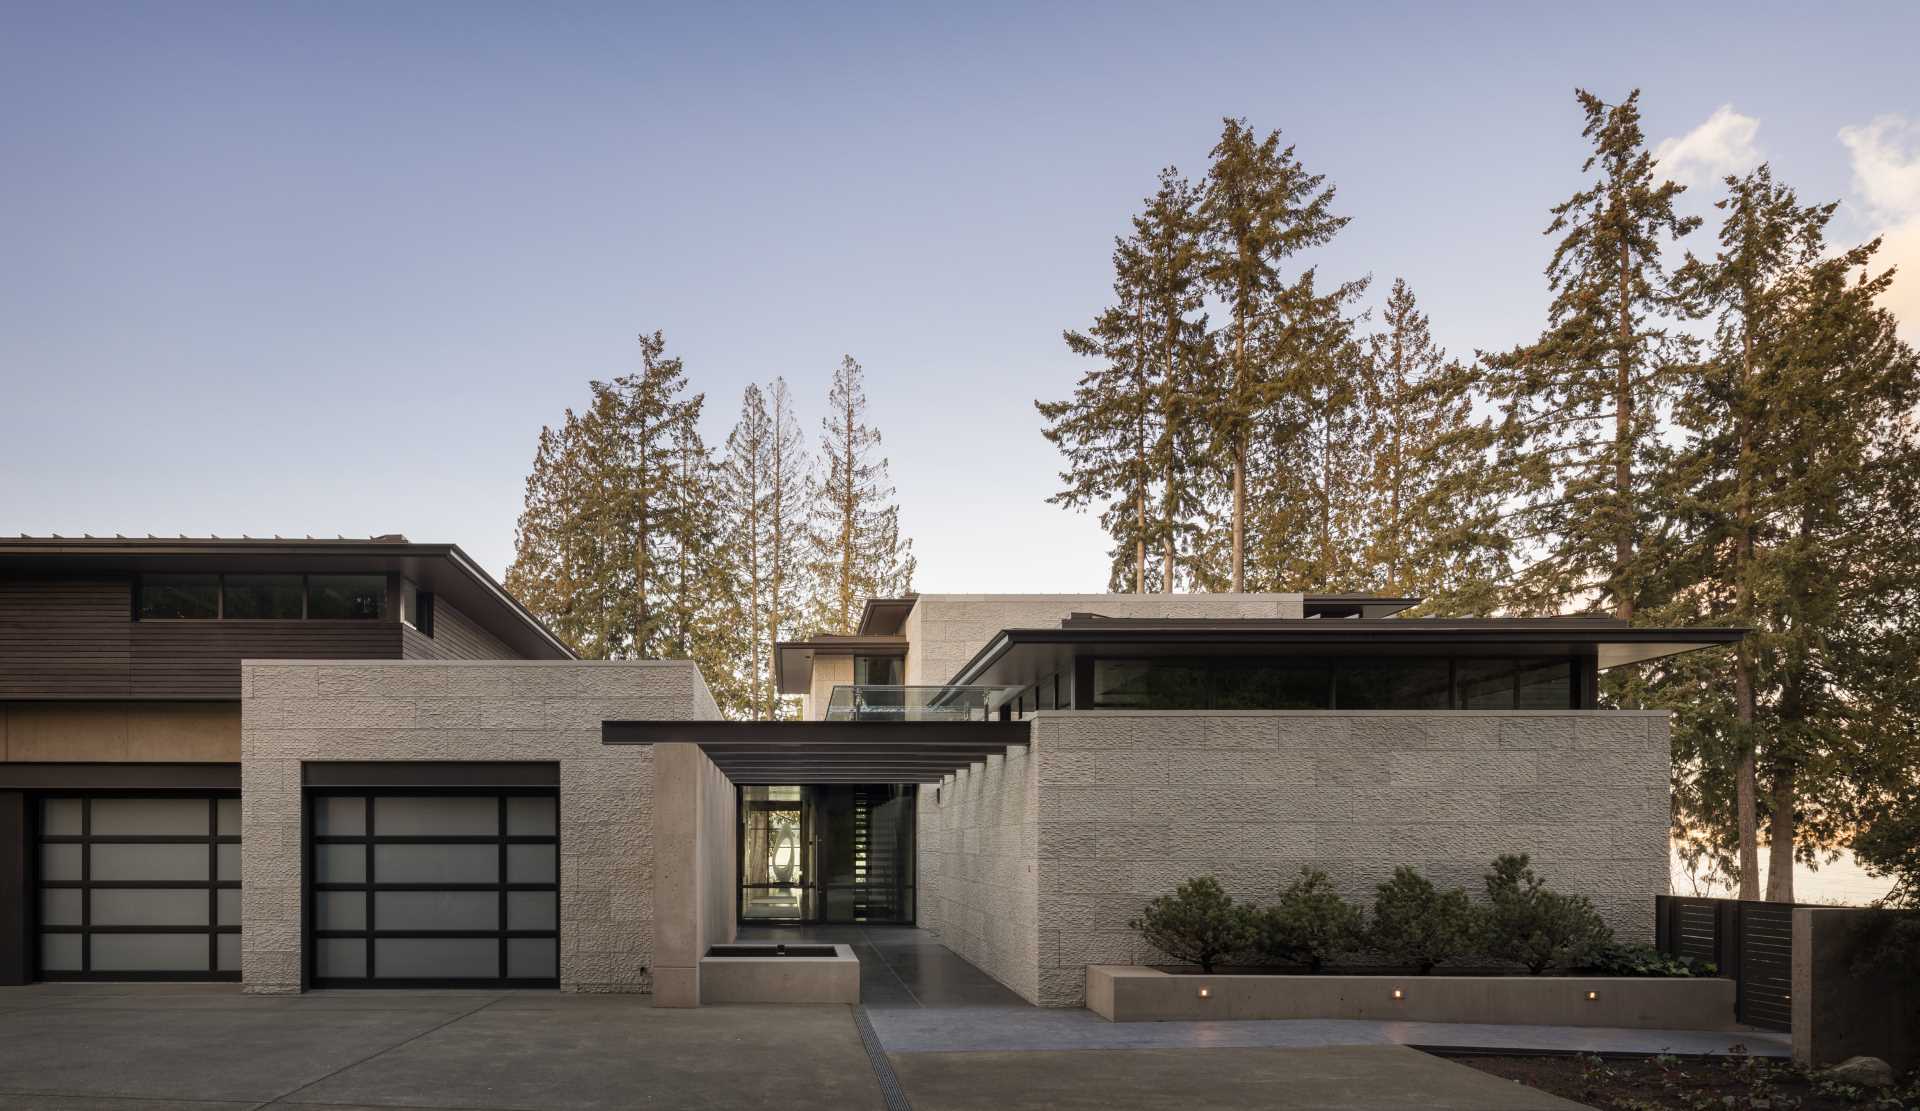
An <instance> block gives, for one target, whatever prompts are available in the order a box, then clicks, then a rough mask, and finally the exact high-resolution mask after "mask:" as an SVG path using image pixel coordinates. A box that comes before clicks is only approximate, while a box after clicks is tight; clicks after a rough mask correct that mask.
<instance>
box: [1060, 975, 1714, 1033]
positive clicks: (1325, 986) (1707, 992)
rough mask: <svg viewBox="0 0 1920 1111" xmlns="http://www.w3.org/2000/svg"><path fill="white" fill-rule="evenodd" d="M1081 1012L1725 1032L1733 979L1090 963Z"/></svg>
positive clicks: (1146, 1018) (1135, 1017)
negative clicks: (1198, 970) (1192, 970)
mask: <svg viewBox="0 0 1920 1111" xmlns="http://www.w3.org/2000/svg"><path fill="white" fill-rule="evenodd" d="M1396 991H1397V992H1399V993H1400V997H1399V998H1397V999H1396V998H1395V997H1394V993H1395V992H1396ZM1202 993H1204V994H1202ZM1087 1006H1088V1008H1089V1009H1091V1010H1092V1011H1094V1012H1095V1013H1096V1014H1098V1015H1100V1016H1101V1017H1102V1018H1105V1019H1107V1020H1108V1021H1110V1022H1165V1021H1170V1020H1192V1019H1256V1018H1328V1019H1343V1018H1345V1019H1388V1020H1391V1019H1402V1020H1405V1021H1409V1022H1475V1023H1499V1024H1545V1025H1553V1026H1621V1027H1629V1028H1638V1029H1644V1030H1663V1029H1664V1030H1721V1029H1727V1028H1729V1027H1731V1026H1732V1025H1733V1021H1734V1019H1733V1008H1734V982H1733V981H1732V980H1723V979H1705V978H1701V979H1689V978H1674V979H1666V978H1660V979H1639V978H1631V977H1624V976H1591V977H1590V976H1404V977H1395V976H1285V975H1276V976H1248V975H1206V976H1203V975H1179V974H1173V973H1167V972H1162V971H1160V970H1158V969H1154V968H1144V967H1141V966H1139V965H1094V966H1092V967H1090V968H1088V969H1087Z"/></svg>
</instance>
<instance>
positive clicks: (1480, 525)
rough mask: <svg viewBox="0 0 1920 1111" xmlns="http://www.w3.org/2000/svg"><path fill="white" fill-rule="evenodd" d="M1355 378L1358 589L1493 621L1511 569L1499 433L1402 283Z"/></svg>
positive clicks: (1464, 371) (1429, 608) (1468, 375)
mask: <svg viewBox="0 0 1920 1111" xmlns="http://www.w3.org/2000/svg"><path fill="white" fill-rule="evenodd" d="M1358 369H1359V374H1358V377H1357V379H1356V390H1357V392H1358V395H1359V398H1358V403H1359V406H1360V409H1361V411H1362V412H1363V413H1364V414H1365V415H1364V417H1363V420H1364V424H1365V431H1364V434H1363V443H1364V447H1365V452H1366V460H1365V462H1364V464H1363V468H1362V470H1361V472H1360V473H1361V474H1362V476H1363V477H1362V479H1361V481H1362V483H1363V484H1364V488H1365V493H1364V497H1363V499H1362V502H1363V505H1362V508H1361V510H1360V521H1361V525H1360V529H1361V532H1362V537H1361V551H1362V553H1363V555H1362V560H1363V563H1364V566H1365V570H1364V573H1362V574H1361V575H1360V576H1358V578H1359V580H1360V583H1361V585H1360V586H1359V587H1358V589H1362V590H1370V591H1377V592H1380V593H1384V594H1390V595H1414V596H1419V597H1422V598H1424V599H1425V602H1424V603H1423V604H1422V605H1421V607H1420V611H1421V612H1423V613H1443V614H1462V613H1477V614H1484V613H1487V612H1489V611H1491V610H1492V609H1493V608H1494V606H1495V604H1496V598H1495V595H1496V592H1497V590H1498V586H1499V583H1500V581H1501V579H1502V578H1503V577H1504V575H1505V573H1506V570H1507V568H1506V559H1505V554H1504V553H1505V542H1504V538H1503V537H1502V536H1501V534H1500V531H1499V528H1498V524H1497V516H1498V509H1499V507H1498V498H1497V494H1496V490H1495V488H1494V485H1493V484H1492V483H1491V482H1490V481H1489V477H1488V466H1487V465H1488V462H1489V460H1488V453H1489V449H1490V446H1491V437H1492V429H1491V425H1490V422H1489V421H1487V420H1486V419H1484V418H1477V417H1476V416H1475V415H1474V402H1475V399H1476V398H1475V392H1474V380H1473V376H1472V374H1471V372H1470V371H1469V370H1468V369H1467V368H1466V367H1464V366H1462V365H1461V364H1459V363H1458V362H1452V361H1449V360H1448V359H1447V353H1446V352H1445V351H1444V350H1442V349H1441V348H1440V347H1439V346H1438V345H1436V344H1435V343H1434V342H1433V335H1432V331H1431V329H1430V328H1429V326H1428V321H1427V317H1426V314H1424V313H1422V312H1421V311H1420V308H1419V305H1418V303H1417V302H1416V300H1415V298H1414V295H1413V290H1412V289H1411V288H1409V287H1408V285H1407V283H1406V281H1405V280H1404V279H1396V280H1395V281H1394V283H1393V289H1392V291H1391V292H1390V293H1389V294H1388V296H1387V302H1386V308H1385V312H1384V314H1383V316H1382V318H1381V330H1379V331H1377V332H1375V333H1374V334H1373V335H1372V336H1371V337H1369V339H1368V341H1367V351H1366V355H1365V357H1364V358H1363V359H1361V360H1360V361H1359V363H1358Z"/></svg>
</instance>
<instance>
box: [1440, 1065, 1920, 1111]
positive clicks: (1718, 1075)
mask: <svg viewBox="0 0 1920 1111" xmlns="http://www.w3.org/2000/svg"><path fill="white" fill-rule="evenodd" d="M1455 1060H1458V1061H1459V1062H1460V1063H1461V1064H1464V1065H1469V1066H1471V1067H1473V1068H1476V1069H1479V1070H1480V1071H1481V1072H1486V1073H1491V1074H1493V1075H1494V1076H1499V1077H1504V1078H1506V1079H1508V1080H1512V1081H1515V1082H1517V1083H1520V1084H1525V1085H1527V1086H1528V1087H1530V1088H1538V1089H1539V1090H1541V1091H1543V1092H1548V1093H1551V1094H1553V1095H1556V1096H1560V1097H1562V1098H1563V1099H1570V1100H1573V1101H1575V1102H1577V1103H1583V1104H1586V1105H1587V1106H1589V1107H1595V1108H1599V1109H1600V1111H1863V1109H1870V1111H1912V1109H1916V1108H1920V1073H1909V1074H1908V1075H1907V1076H1905V1077H1903V1078H1900V1079H1899V1080H1896V1082H1895V1083H1894V1085H1893V1086H1892V1087H1890V1088H1883V1089H1871V1088H1867V1087H1864V1086H1862V1085H1858V1084H1849V1083H1846V1082H1844V1081H1840V1080H1836V1079H1833V1078H1831V1077H1828V1076H1824V1075H1822V1074H1821V1073H1820V1072H1818V1071H1812V1070H1808V1069H1804V1068H1801V1067H1800V1066H1798V1065H1795V1064H1793V1063H1792V1062H1790V1061H1783V1060H1775V1059H1772V1058H1764V1057H1754V1056H1751V1055H1749V1054H1746V1053H1735V1054H1733V1055H1731V1056H1728V1057H1724V1058H1711V1059H1706V1060H1681V1059H1679V1058H1676V1057H1668V1056H1661V1057H1649V1058H1641V1059H1626V1060H1602V1059H1601V1058H1599V1057H1595V1056H1591V1055H1581V1056H1577V1057H1459V1058H1455Z"/></svg>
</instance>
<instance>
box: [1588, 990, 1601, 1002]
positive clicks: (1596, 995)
mask: <svg viewBox="0 0 1920 1111" xmlns="http://www.w3.org/2000/svg"><path fill="white" fill-rule="evenodd" d="M1598 998H1600V993H1599V992H1597V991H1590V992H1588V993H1587V999H1588V1001H1589V1002H1591V1001H1592V1000H1595V999H1598Z"/></svg>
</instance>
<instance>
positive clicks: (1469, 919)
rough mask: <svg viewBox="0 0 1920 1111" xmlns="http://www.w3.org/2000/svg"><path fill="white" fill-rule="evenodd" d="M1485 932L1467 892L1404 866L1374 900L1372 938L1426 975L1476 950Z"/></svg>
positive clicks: (1389, 953)
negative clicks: (1442, 887)
mask: <svg viewBox="0 0 1920 1111" xmlns="http://www.w3.org/2000/svg"><path fill="white" fill-rule="evenodd" d="M1481 932H1482V931H1481V925H1480V912H1479V911H1478V910H1477V909H1476V908H1475V907H1474V905H1473V902H1472V901H1471V900H1469V899H1468V898H1467V893H1466V892H1465V891H1464V890H1462V889H1460V888H1458V887H1454V888H1449V889H1447V890H1446V891H1441V890H1439V889H1438V888H1436V887H1434V886H1433V881H1432V880H1430V879H1428V878H1427V877H1425V876H1423V875H1421V874H1420V873H1419V872H1416V871H1414V870H1413V869H1412V868H1408V867H1406V866H1404V865H1402V866H1401V867H1399V868H1395V869H1394V870H1393V878H1392V879H1390V880H1388V881H1387V882H1385V883H1383V884H1381V885H1380V888H1379V894H1377V895H1375V896H1374V898H1373V929H1372V931H1371V932H1370V933H1369V934H1368V937H1367V940H1368V942H1369V943H1370V944H1371V945H1372V946H1373V948H1375V949H1377V950H1379V952H1380V953H1381V954H1382V955H1383V956H1385V957H1387V958H1388V959H1389V960H1392V961H1395V962H1396V963H1399V964H1410V965H1412V966H1413V967H1415V968H1417V969H1419V970H1420V975H1422V976H1425V975H1426V974H1427V973H1429V972H1432V971H1433V966H1434V965H1437V964H1445V963H1446V962H1448V961H1450V960H1454V959H1456V958H1459V957H1462V956H1465V955H1467V954H1468V953H1471V952H1473V950H1474V947H1475V946H1476V945H1478V944H1479V942H1480V938H1481Z"/></svg>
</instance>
